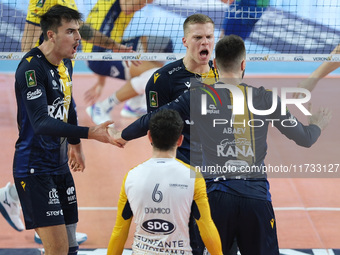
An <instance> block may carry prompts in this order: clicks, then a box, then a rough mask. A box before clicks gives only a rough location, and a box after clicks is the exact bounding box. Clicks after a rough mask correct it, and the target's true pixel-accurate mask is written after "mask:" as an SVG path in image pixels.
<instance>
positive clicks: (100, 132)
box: [88, 121, 122, 147]
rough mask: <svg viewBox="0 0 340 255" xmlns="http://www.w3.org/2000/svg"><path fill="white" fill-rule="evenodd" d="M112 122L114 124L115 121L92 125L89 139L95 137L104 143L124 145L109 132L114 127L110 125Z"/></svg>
mask: <svg viewBox="0 0 340 255" xmlns="http://www.w3.org/2000/svg"><path fill="white" fill-rule="evenodd" d="M111 124H113V121H106V122H104V123H102V124H100V125H98V126H94V127H90V128H89V134H88V139H94V140H97V141H99V142H102V143H110V144H112V145H116V146H118V147H122V146H121V145H120V144H119V143H117V142H116V141H115V140H114V139H113V138H112V137H111V136H110V134H109V129H110V128H112V127H110V125H111Z"/></svg>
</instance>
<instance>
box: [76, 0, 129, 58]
mask: <svg viewBox="0 0 340 255" xmlns="http://www.w3.org/2000/svg"><path fill="white" fill-rule="evenodd" d="M114 4H116V5H117V4H119V2H116V0H98V2H97V3H96V5H95V6H94V7H93V8H92V10H91V12H90V14H89V16H88V17H87V19H86V23H87V24H90V25H91V26H92V27H93V28H94V29H96V30H98V31H101V32H103V33H104V34H106V32H105V31H103V30H101V27H102V26H103V23H104V22H106V24H105V25H108V23H109V22H107V20H105V18H107V15H108V12H109V11H110V9H111V8H112V6H113V5H114ZM119 10H120V8H119ZM117 11H118V10H117ZM115 15H118V17H117V19H116V20H115V22H114V24H113V28H112V31H111V33H110V38H112V39H113V40H115V41H116V42H118V43H121V41H122V38H123V35H124V31H125V29H126V27H127V26H128V25H129V23H130V21H131V19H132V17H133V15H134V13H131V14H129V15H126V14H125V13H124V12H122V11H121V10H120V13H119V14H115ZM108 18H112V17H108ZM105 29H106V28H105V27H104V30H105ZM107 29H109V28H107ZM82 43H83V51H84V52H92V48H93V44H92V43H87V42H82Z"/></svg>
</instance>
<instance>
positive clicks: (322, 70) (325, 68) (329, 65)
mask: <svg viewBox="0 0 340 255" xmlns="http://www.w3.org/2000/svg"><path fill="white" fill-rule="evenodd" d="M339 67H340V62H324V63H322V64H321V65H320V66H319V67H318V68H317V69H316V70H315V71H314V72H313V73H312V74H311V75H310V76H309V78H310V79H316V80H317V81H319V80H320V79H322V78H324V77H325V76H326V75H328V74H329V73H331V72H333V71H334V70H335V69H337V68H339Z"/></svg>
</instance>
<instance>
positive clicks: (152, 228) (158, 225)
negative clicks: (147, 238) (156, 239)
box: [142, 219, 176, 235]
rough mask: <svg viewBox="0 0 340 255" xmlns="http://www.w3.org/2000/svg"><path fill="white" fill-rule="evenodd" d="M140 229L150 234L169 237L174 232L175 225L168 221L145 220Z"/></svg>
mask: <svg viewBox="0 0 340 255" xmlns="http://www.w3.org/2000/svg"><path fill="white" fill-rule="evenodd" d="M142 229H143V230H144V231H146V232H148V233H151V234H159V233H161V234H163V235H169V234H171V233H172V232H174V231H175V229H176V228H175V225H174V224H172V223H171V222H169V221H166V220H161V219H153V220H147V221H145V222H143V224H142Z"/></svg>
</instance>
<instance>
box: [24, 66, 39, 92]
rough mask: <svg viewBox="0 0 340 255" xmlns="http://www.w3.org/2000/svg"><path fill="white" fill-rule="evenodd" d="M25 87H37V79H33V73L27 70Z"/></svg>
mask: <svg viewBox="0 0 340 255" xmlns="http://www.w3.org/2000/svg"><path fill="white" fill-rule="evenodd" d="M25 76H26V83H27V87H29V88H30V87H34V86H37V79H36V77H35V71H34V70H29V71H26V72H25Z"/></svg>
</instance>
